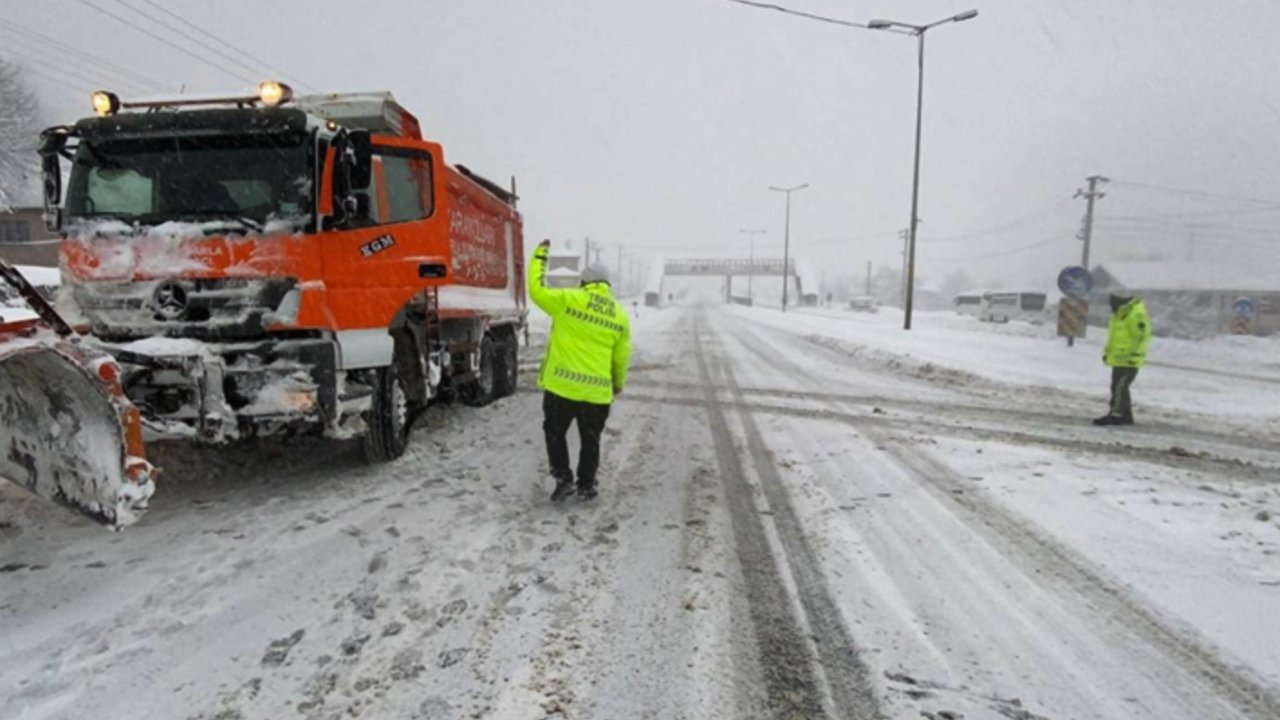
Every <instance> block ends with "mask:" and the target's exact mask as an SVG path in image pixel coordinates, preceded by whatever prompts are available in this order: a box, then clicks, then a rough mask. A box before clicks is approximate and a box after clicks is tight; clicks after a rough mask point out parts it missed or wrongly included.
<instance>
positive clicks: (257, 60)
mask: <svg viewBox="0 0 1280 720" xmlns="http://www.w3.org/2000/svg"><path fill="white" fill-rule="evenodd" d="M142 2H144V3H146V4H147V5H150V6H151V7H153V8H155V9H157V10H159V11H160V12H162V13H164V14H165V15H168V16H169V17H171V18H173V19H174V20H177V21H178V22H180V23H182V24H183V25H186V26H187V27H189V28H191V29H193V30H195V31H196V32H198V33H200V34H201V35H204V36H205V37H207V38H209V39H210V40H213V41H214V42H218V43H222V44H223V45H226V46H227V47H228V48H230V49H232V50H234V51H235V52H238V53H240V54H241V55H243V56H245V57H247V58H249V59H250V60H252V61H253V62H255V63H257V64H258V65H259V66H261V67H264V68H266V69H268V70H270V71H271V72H272V73H274V74H275V75H276V76H277V77H279V78H280V79H281V80H289V81H291V82H294V83H295V84H297V85H298V87H300V88H311V89H313V90H314V89H315V88H314V87H313V86H312V85H311V84H310V83H307V82H304V81H303V80H302V78H299V77H293V76H291V74H290V73H286V72H285V71H283V70H281V69H280V68H278V67H275V66H274V65H272V64H271V63H269V62H267V61H265V60H263V59H262V58H259V57H255V56H253V55H251V54H249V53H248V52H247V51H246V50H244V49H242V48H239V47H236V46H235V45H232V44H231V43H229V42H227V41H226V40H223V39H222V38H220V37H218V36H217V35H214V34H213V33H211V32H209V31H208V30H205V29H204V28H202V27H200V26H199V25H197V24H196V23H193V22H191V21H190V20H187V19H186V18H183V17H182V16H181V15H178V14H177V13H175V12H173V11H172V10H170V9H169V8H166V7H164V6H162V5H160V4H159V3H156V2H155V1H154V0H142ZM135 11H136V12H141V11H139V10H136V8H135Z"/></svg>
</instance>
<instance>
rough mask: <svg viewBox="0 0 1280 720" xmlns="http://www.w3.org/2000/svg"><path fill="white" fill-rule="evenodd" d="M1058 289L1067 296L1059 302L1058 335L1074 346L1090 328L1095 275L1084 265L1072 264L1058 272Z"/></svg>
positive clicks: (1070, 345) (1068, 344) (1068, 345)
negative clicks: (1091, 297) (1091, 296)
mask: <svg viewBox="0 0 1280 720" xmlns="http://www.w3.org/2000/svg"><path fill="white" fill-rule="evenodd" d="M1058 289H1059V290H1061V291H1062V294H1063V295H1065V296H1066V297H1064V298H1062V300H1061V301H1060V302H1059V303H1058V337H1065V338H1066V339H1067V347H1072V346H1074V345H1075V344H1076V338H1078V337H1081V338H1082V337H1084V336H1085V332H1086V331H1087V330H1088V328H1089V292H1090V291H1092V290H1093V275H1091V274H1090V273H1089V269H1088V268H1086V267H1084V266H1082V265H1070V266H1068V267H1065V268H1063V269H1062V272H1060V273H1058Z"/></svg>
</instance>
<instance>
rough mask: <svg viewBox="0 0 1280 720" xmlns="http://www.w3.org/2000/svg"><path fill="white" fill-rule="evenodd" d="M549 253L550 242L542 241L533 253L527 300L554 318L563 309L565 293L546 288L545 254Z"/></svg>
mask: <svg viewBox="0 0 1280 720" xmlns="http://www.w3.org/2000/svg"><path fill="white" fill-rule="evenodd" d="M550 252H551V241H550V240H543V241H542V242H540V243H538V247H537V248H535V249H534V251H533V262H530V263H529V282H528V283H527V285H528V287H529V299H530V300H533V304H534V305H537V306H538V307H540V308H542V311H543V312H545V313H546V314H548V315H550V316H552V317H555V316H556V315H559V314H560V313H561V312H562V311H563V310H564V308H565V303H566V300H565V295H566V291H565V290H564V289H562V288H549V287H547V254H548V253H550Z"/></svg>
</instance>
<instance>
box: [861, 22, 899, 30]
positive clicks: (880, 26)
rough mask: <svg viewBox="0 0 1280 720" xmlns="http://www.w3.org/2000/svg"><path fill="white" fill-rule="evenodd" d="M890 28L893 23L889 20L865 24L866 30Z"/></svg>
mask: <svg viewBox="0 0 1280 720" xmlns="http://www.w3.org/2000/svg"><path fill="white" fill-rule="evenodd" d="M891 27H893V22H892V21H890V20H871V21H869V22H868V23H867V29H868V30H888V29H889V28H891Z"/></svg>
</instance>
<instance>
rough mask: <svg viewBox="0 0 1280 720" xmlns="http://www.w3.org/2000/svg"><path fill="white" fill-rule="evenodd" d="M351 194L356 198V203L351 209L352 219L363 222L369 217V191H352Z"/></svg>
mask: <svg viewBox="0 0 1280 720" xmlns="http://www.w3.org/2000/svg"><path fill="white" fill-rule="evenodd" d="M353 196H354V197H355V199H356V205H355V207H354V208H353V209H352V219H353V220H355V221H356V222H360V223H363V222H365V221H366V220H368V219H369V212H370V211H369V207H370V203H371V202H372V201H371V200H370V199H369V193H367V192H358V193H354V195H353Z"/></svg>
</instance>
